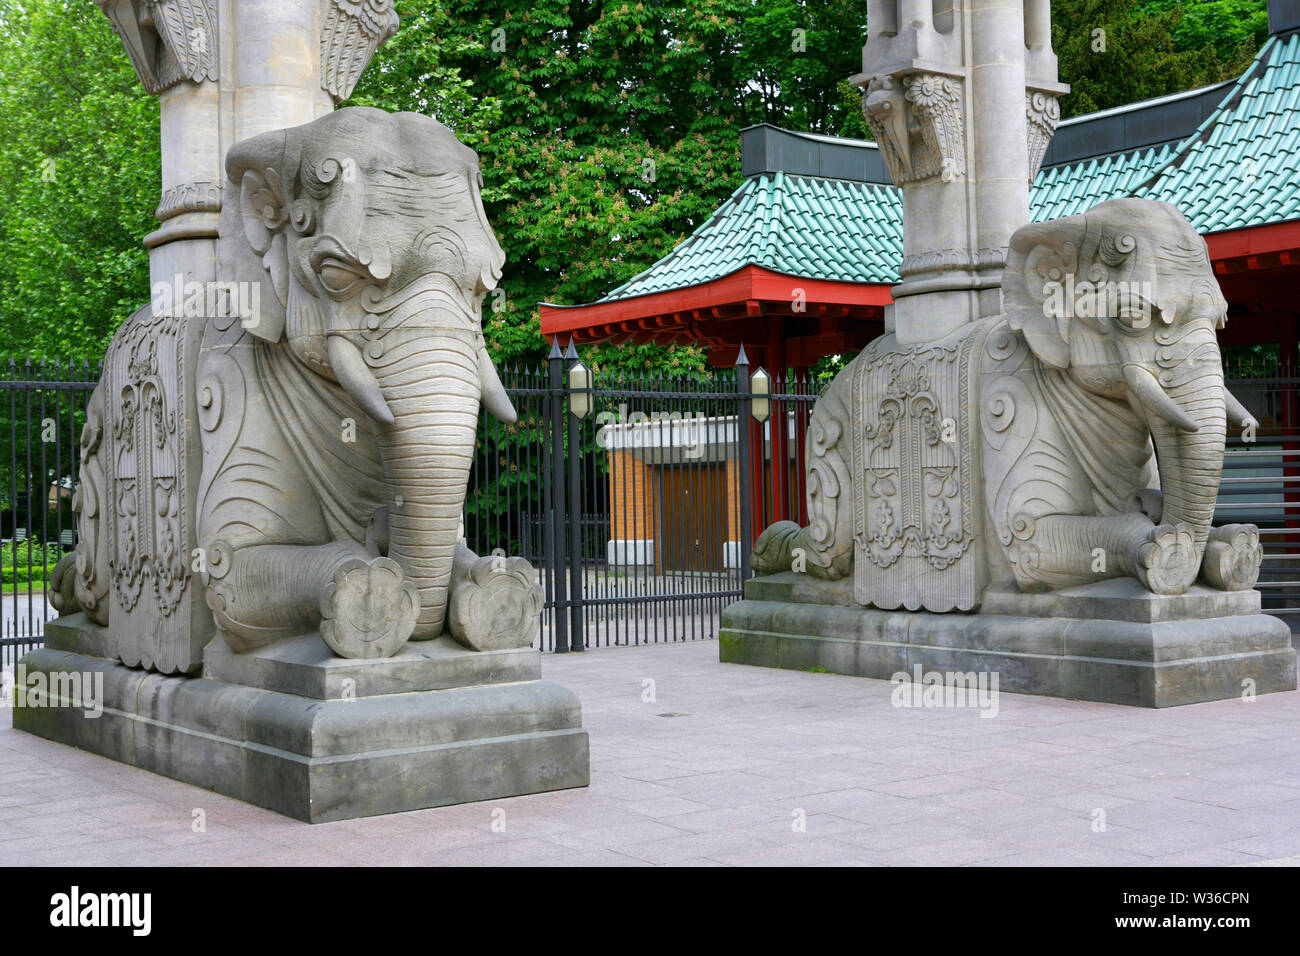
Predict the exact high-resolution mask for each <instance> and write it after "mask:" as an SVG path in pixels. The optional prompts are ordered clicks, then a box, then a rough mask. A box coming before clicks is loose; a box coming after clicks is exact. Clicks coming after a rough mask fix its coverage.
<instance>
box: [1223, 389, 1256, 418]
mask: <svg viewBox="0 0 1300 956" xmlns="http://www.w3.org/2000/svg"><path fill="white" fill-rule="evenodd" d="M1223 403H1224V405H1225V407H1226V408H1227V410H1228V421H1230V422H1236V423H1237V424H1239V425H1241V426H1242V427H1243V428H1244V427H1246V426H1249V425H1259V422H1258V421H1257V420H1256V418H1255V416H1254V415H1252V414H1251V413H1250V412H1248V411H1246V406H1245V405H1243V404H1241V402H1240V400H1239V399H1238V398H1237V396H1236V395H1233V394H1232V392H1230V391H1228V390H1227V389H1226V388H1225V389H1224V390H1223Z"/></svg>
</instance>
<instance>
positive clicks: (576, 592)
mask: <svg viewBox="0 0 1300 956" xmlns="http://www.w3.org/2000/svg"><path fill="white" fill-rule="evenodd" d="M564 361H565V363H566V364H567V365H570V367H572V363H576V362H577V361H578V350H577V349H575V348H574V347H573V338H572V337H570V338H569V347H568V349H567V350H566V351H565V353H564ZM564 385H565V389H566V391H567V390H568V389H569V381H568V377H567V376H566V377H565V382H564ZM566 405H568V407H569V408H570V409H571V408H572V404H571V403H569V402H566ZM564 419H565V421H566V422H567V423H568V432H569V458H568V460H569V495H568V504H569V634H570V638H569V649H570V650H574V651H581V650H586V647H587V629H586V627H585V623H584V621H583V613H582V592H583V589H584V585H585V580H584V575H583V571H582V474H581V472H580V471H579V466H578V457H579V456H578V443H579V440H580V438H581V428H582V422H581V421H580V420H579V418H578V416H577V415H574V414H573V413H572V411H571V410H570V411H569V414H567V415H565V416H564Z"/></svg>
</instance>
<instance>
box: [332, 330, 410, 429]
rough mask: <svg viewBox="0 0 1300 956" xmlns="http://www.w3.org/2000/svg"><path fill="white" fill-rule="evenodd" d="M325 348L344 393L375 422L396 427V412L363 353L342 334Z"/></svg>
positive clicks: (333, 338)
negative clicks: (380, 387) (394, 424)
mask: <svg viewBox="0 0 1300 956" xmlns="http://www.w3.org/2000/svg"><path fill="white" fill-rule="evenodd" d="M325 347H326V349H327V350H328V351H329V357H330V367H331V368H332V369H333V370H334V375H335V377H336V378H338V380H339V384H340V385H342V386H343V390H344V391H345V392H347V393H348V394H349V395H351V396H352V399H353V401H355V402H356V403H357V404H358V405H360V406H361V410H362V411H363V412H365V413H366V414H368V415H369V416H370V417H371V418H373V419H374V420H375V421H377V422H380V423H381V424H384V425H391V424H393V422H394V421H396V419H394V418H393V411H392V409H390V408H389V407H388V403H387V402H386V401H384V395H383V392H381V391H380V390H379V383H378V382H377V381H375V376H374V374H373V373H372V372H371V371H370V369H369V368H367V367H366V360H365V359H363V358H362V357H361V350H360V349H358V348H357V347H356V346H355V345H353V344H352V343H351V342H349V341H348V340H347V339H346V338H344V337H343V336H341V335H331V336H329V337H328V338H326V340H325Z"/></svg>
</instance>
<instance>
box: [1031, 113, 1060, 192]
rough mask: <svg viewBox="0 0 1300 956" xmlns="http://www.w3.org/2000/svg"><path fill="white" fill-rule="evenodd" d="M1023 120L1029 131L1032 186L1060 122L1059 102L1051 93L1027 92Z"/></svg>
mask: <svg viewBox="0 0 1300 956" xmlns="http://www.w3.org/2000/svg"><path fill="white" fill-rule="evenodd" d="M1025 118H1026V119H1027V120H1028V129H1029V134H1028V135H1029V182H1030V183H1031V184H1032V183H1033V181H1034V177H1035V176H1037V175H1038V170H1039V169H1040V168H1041V167H1042V165H1043V156H1044V155H1045V154H1046V153H1047V146H1048V144H1049V143H1051V141H1052V135H1053V134H1054V133H1055V132H1056V124H1057V123H1059V122H1060V120H1061V101H1060V100H1059V99H1058V98H1057V97H1056V96H1054V95H1053V94H1051V93H1043V92H1041V91H1040V90H1028V91H1026V93H1025Z"/></svg>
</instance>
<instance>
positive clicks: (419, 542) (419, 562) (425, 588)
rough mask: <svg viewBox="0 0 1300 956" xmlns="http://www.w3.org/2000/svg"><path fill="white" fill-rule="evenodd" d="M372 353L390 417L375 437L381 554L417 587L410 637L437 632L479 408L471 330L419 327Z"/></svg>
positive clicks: (443, 608)
mask: <svg viewBox="0 0 1300 956" xmlns="http://www.w3.org/2000/svg"><path fill="white" fill-rule="evenodd" d="M392 339H393V336H389V337H388V338H387V339H385V342H384V344H385V346H386V351H385V352H384V353H383V354H382V355H381V356H380V357H378V358H372V359H371V363H372V365H373V366H374V373H375V379H376V381H377V382H378V384H379V388H380V391H381V392H382V393H383V395H384V398H385V400H386V402H387V405H388V408H389V409H390V410H391V411H392V414H393V418H394V419H395V422H394V424H392V425H388V426H385V427H382V428H380V430H379V433H378V443H379V452H380V457H381V459H382V461H383V468H384V483H385V485H386V486H387V488H388V494H389V500H388V557H389V558H391V559H393V560H394V561H396V562H397V563H398V564H399V565H401V567H402V570H403V571H405V572H406V575H407V577H408V578H410V580H411V581H412V582H413V583H414V584H415V587H416V590H417V591H418V592H419V614H418V616H417V618H416V624H415V630H414V632H413V633H412V635H411V636H412V638H415V639H419V638H432V637H437V636H438V635H439V634H441V633H442V630H443V623H444V620H445V617H446V610H447V588H448V585H449V583H450V581H451V571H452V559H453V556H454V553H455V548H456V541H457V533H456V527H457V524H458V522H459V521H460V518H461V512H462V509H463V508H464V505H465V488H466V482H467V481H468V479H469V471H470V465H471V463H472V460H473V450H474V443H475V435H476V433H477V428H478V411H479V395H480V384H479V366H478V360H477V355H476V350H477V343H476V342H475V333H473V332H471V331H469V330H466V331H464V332H459V333H458V332H456V331H452V330H446V329H444V330H442V331H440V332H438V333H430V332H428V331H422V332H421V333H420V334H419V335H414V334H411V335H408V336H406V337H404V338H403V339H402V340H400V341H397V342H394V341H393V340H392Z"/></svg>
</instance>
